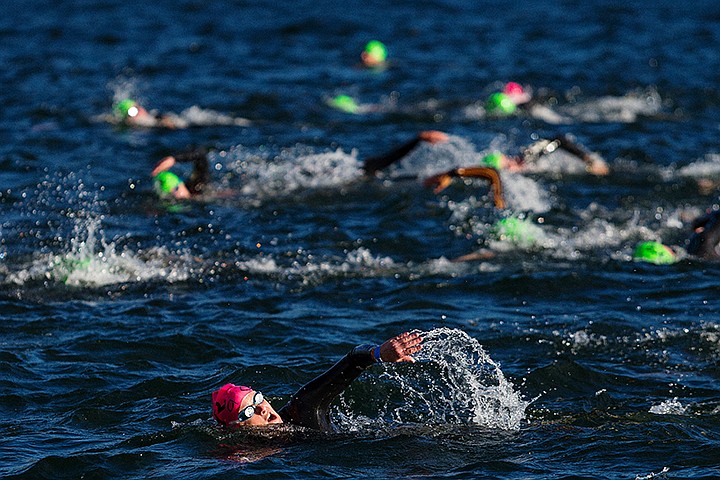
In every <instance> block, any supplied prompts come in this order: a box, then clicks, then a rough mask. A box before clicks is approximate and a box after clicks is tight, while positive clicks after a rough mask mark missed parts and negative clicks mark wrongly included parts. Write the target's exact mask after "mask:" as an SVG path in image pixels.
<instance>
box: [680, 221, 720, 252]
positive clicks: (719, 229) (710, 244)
mask: <svg viewBox="0 0 720 480" xmlns="http://www.w3.org/2000/svg"><path fill="white" fill-rule="evenodd" d="M692 229H693V233H692V235H691V237H690V241H689V243H688V247H687V252H688V253H689V254H690V255H694V256H696V257H700V258H702V259H705V260H715V261H717V260H720V210H708V211H707V212H706V213H705V215H703V216H701V217H699V218H696V219H695V221H693V224H692Z"/></svg>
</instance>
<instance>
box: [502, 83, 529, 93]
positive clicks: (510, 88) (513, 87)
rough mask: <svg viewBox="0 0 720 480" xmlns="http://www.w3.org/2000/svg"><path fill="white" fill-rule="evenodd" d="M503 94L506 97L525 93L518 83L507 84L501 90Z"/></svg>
mask: <svg viewBox="0 0 720 480" xmlns="http://www.w3.org/2000/svg"><path fill="white" fill-rule="evenodd" d="M503 93H505V94H507V95H522V94H523V93H525V90H523V87H522V85H520V84H519V83H515V82H508V83H506V84H505V87H504V88H503Z"/></svg>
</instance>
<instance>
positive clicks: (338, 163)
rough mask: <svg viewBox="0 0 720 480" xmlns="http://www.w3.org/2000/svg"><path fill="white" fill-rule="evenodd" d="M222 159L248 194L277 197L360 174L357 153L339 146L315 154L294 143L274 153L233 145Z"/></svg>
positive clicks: (335, 183) (353, 178) (341, 182)
mask: <svg viewBox="0 0 720 480" xmlns="http://www.w3.org/2000/svg"><path fill="white" fill-rule="evenodd" d="M226 158H227V161H228V165H229V168H230V169H231V171H233V172H235V173H236V174H237V175H238V176H239V177H241V179H242V187H241V192H242V194H244V195H249V196H260V197H263V196H269V197H277V196H282V195H287V194H289V193H292V192H295V191H298V190H302V189H311V188H330V187H340V186H345V185H347V184H349V183H351V182H353V181H356V180H358V179H360V178H361V177H362V174H363V172H362V165H361V163H360V162H359V161H358V159H357V152H355V151H352V152H351V153H349V154H348V153H345V152H343V151H342V150H341V149H337V150H335V151H331V152H323V153H317V152H315V151H314V150H313V149H312V148H310V147H304V146H296V147H292V148H285V149H282V150H281V151H280V152H279V153H277V154H275V155H274V154H273V153H272V152H268V151H264V149H261V150H259V151H258V150H255V151H251V150H249V149H246V148H244V147H242V146H237V147H234V148H232V149H231V150H229V151H228V152H227V153H226Z"/></svg>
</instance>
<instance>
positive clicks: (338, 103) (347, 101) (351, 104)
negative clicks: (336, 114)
mask: <svg viewBox="0 0 720 480" xmlns="http://www.w3.org/2000/svg"><path fill="white" fill-rule="evenodd" d="M330 105H331V106H333V107H335V108H337V109H338V110H342V111H343V112H347V113H358V105H357V103H355V100H354V99H353V98H352V97H350V96H348V95H338V96H336V97H335V98H333V99H332V100H330Z"/></svg>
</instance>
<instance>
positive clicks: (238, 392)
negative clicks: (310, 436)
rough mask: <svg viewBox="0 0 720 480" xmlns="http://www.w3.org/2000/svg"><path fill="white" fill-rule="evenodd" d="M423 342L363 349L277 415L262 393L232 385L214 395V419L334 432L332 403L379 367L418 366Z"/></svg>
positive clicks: (404, 340) (400, 339)
mask: <svg viewBox="0 0 720 480" xmlns="http://www.w3.org/2000/svg"><path fill="white" fill-rule="evenodd" d="M422 340H423V339H422V337H420V335H419V334H417V333H410V332H406V333H403V334H400V335H398V336H396V337H393V338H391V339H390V340H387V341H386V342H385V343H383V344H382V345H359V346H357V347H355V348H353V349H352V350H351V351H350V353H348V354H347V355H345V356H344V357H343V358H342V359H340V361H338V362H337V363H336V364H335V365H334V366H333V367H331V368H330V369H329V370H328V371H326V372H325V373H323V374H322V375H320V376H319V377H317V378H315V379H314V380H312V381H311V382H309V383H307V384H306V385H305V386H303V387H302V388H300V389H299V390H298V391H297V392H296V393H295V394H294V395H293V396H292V398H290V401H289V402H288V403H287V404H286V405H285V406H284V407H282V408H281V409H280V410H279V411H275V409H273V407H272V406H271V405H270V403H269V402H268V401H267V399H266V398H265V396H264V395H263V394H262V393H260V392H259V391H257V390H254V389H253V388H251V387H245V386H239V385H234V384H232V383H228V384H226V385H223V386H222V387H221V388H220V389H218V390H216V391H215V392H213V394H212V414H213V418H215V420H217V422H218V423H219V424H220V425H222V426H225V427H230V428H243V427H262V426H266V425H271V424H280V423H286V424H292V425H298V426H301V427H306V428H311V429H315V430H321V431H325V432H331V431H333V426H332V423H331V421H330V414H329V410H330V404H331V403H332V401H333V400H334V399H335V398H336V397H337V396H338V395H340V394H341V393H342V392H343V391H345V389H346V388H348V387H349V386H350V384H351V383H352V382H353V381H354V380H355V379H356V378H358V377H359V376H360V374H361V373H362V372H363V371H365V370H366V369H367V368H368V367H370V366H372V365H374V364H376V363H382V362H387V363H393V362H395V363H397V362H414V361H415V359H414V358H413V357H412V355H413V354H415V353H417V352H419V351H420V349H421V348H422V345H421V344H422Z"/></svg>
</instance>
